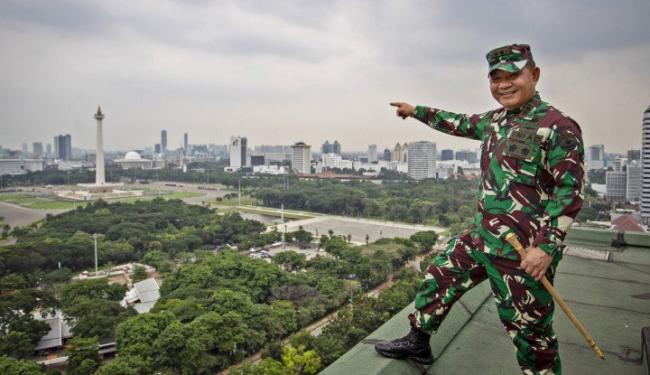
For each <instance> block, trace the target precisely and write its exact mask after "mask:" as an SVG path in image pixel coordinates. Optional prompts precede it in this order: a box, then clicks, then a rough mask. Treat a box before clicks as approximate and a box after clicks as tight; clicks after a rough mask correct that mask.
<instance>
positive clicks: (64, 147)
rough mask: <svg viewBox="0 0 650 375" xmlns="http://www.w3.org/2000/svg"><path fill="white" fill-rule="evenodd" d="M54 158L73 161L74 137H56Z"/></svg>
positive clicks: (67, 135) (68, 135)
mask: <svg viewBox="0 0 650 375" xmlns="http://www.w3.org/2000/svg"><path fill="white" fill-rule="evenodd" d="M54 154H55V155H54V157H55V158H57V159H60V160H70V159H72V137H71V136H70V134H66V135H57V136H55V137H54Z"/></svg>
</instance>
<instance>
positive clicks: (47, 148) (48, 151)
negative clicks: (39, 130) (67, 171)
mask: <svg viewBox="0 0 650 375" xmlns="http://www.w3.org/2000/svg"><path fill="white" fill-rule="evenodd" d="M45 154H46V155H47V157H48V158H50V157H52V145H51V144H49V143H48V144H47V146H45Z"/></svg>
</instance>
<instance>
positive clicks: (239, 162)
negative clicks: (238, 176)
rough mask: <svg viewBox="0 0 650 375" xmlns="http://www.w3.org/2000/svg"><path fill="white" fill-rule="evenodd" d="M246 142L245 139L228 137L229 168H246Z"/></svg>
mask: <svg viewBox="0 0 650 375" xmlns="http://www.w3.org/2000/svg"><path fill="white" fill-rule="evenodd" d="M247 147H248V140H247V139H246V137H230V167H231V168H237V169H239V168H242V167H245V166H246V159H247V157H246V151H247Z"/></svg>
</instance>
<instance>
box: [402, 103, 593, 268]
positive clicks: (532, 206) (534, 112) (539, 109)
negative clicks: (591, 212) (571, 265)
mask: <svg viewBox="0 0 650 375" xmlns="http://www.w3.org/2000/svg"><path fill="white" fill-rule="evenodd" d="M414 117H415V118H417V119H418V120H420V121H422V122H424V123H425V124H427V125H428V126H430V127H431V128H434V129H436V130H439V131H441V132H444V133H447V134H451V135H455V136H460V137H466V138H471V139H476V140H481V141H482V145H481V181H480V187H479V194H478V213H477V214H476V216H475V218H474V225H473V227H472V228H470V229H468V230H466V231H465V232H464V233H463V234H462V235H461V238H464V239H466V240H470V241H472V242H474V244H475V245H477V246H478V247H479V248H480V249H482V250H483V251H485V252H487V253H489V254H493V255H497V256H501V257H506V258H511V259H517V258H518V255H517V253H516V251H515V250H514V249H513V248H512V247H511V246H510V244H508V243H507V242H506V241H505V239H504V237H505V235H506V234H508V233H510V232H514V233H515V234H516V235H517V236H518V237H519V240H520V241H521V243H522V244H523V245H524V246H531V245H532V246H538V247H540V248H541V249H542V250H544V251H545V252H546V253H548V254H549V255H553V254H554V252H555V251H556V250H557V249H558V247H559V246H561V245H562V241H563V240H564V238H565V236H566V231H567V230H568V229H569V227H570V225H571V224H572V223H573V220H574V219H575V217H576V215H577V214H578V211H579V210H580V207H581V206H582V200H583V191H582V189H583V184H584V183H583V180H584V147H583V143H582V133H581V130H580V127H579V126H578V124H577V123H576V122H575V121H573V120H572V119H571V118H569V117H567V116H565V115H564V114H563V113H562V112H560V111H559V110H557V109H556V108H554V107H552V106H550V105H549V104H548V103H546V102H544V101H542V100H541V99H540V97H539V94H536V95H535V96H534V97H533V98H532V99H531V100H530V101H529V102H528V103H527V104H525V105H524V106H522V107H521V108H519V109H517V110H506V109H504V108H500V109H497V110H493V111H489V112H486V113H483V114H477V115H464V114H457V113H452V112H447V111H443V110H440V109H434V108H428V107H424V106H417V107H416V110H415V115H414Z"/></svg>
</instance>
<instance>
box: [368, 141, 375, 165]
mask: <svg viewBox="0 0 650 375" xmlns="http://www.w3.org/2000/svg"><path fill="white" fill-rule="evenodd" d="M376 162H377V145H369V146H368V163H376Z"/></svg>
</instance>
